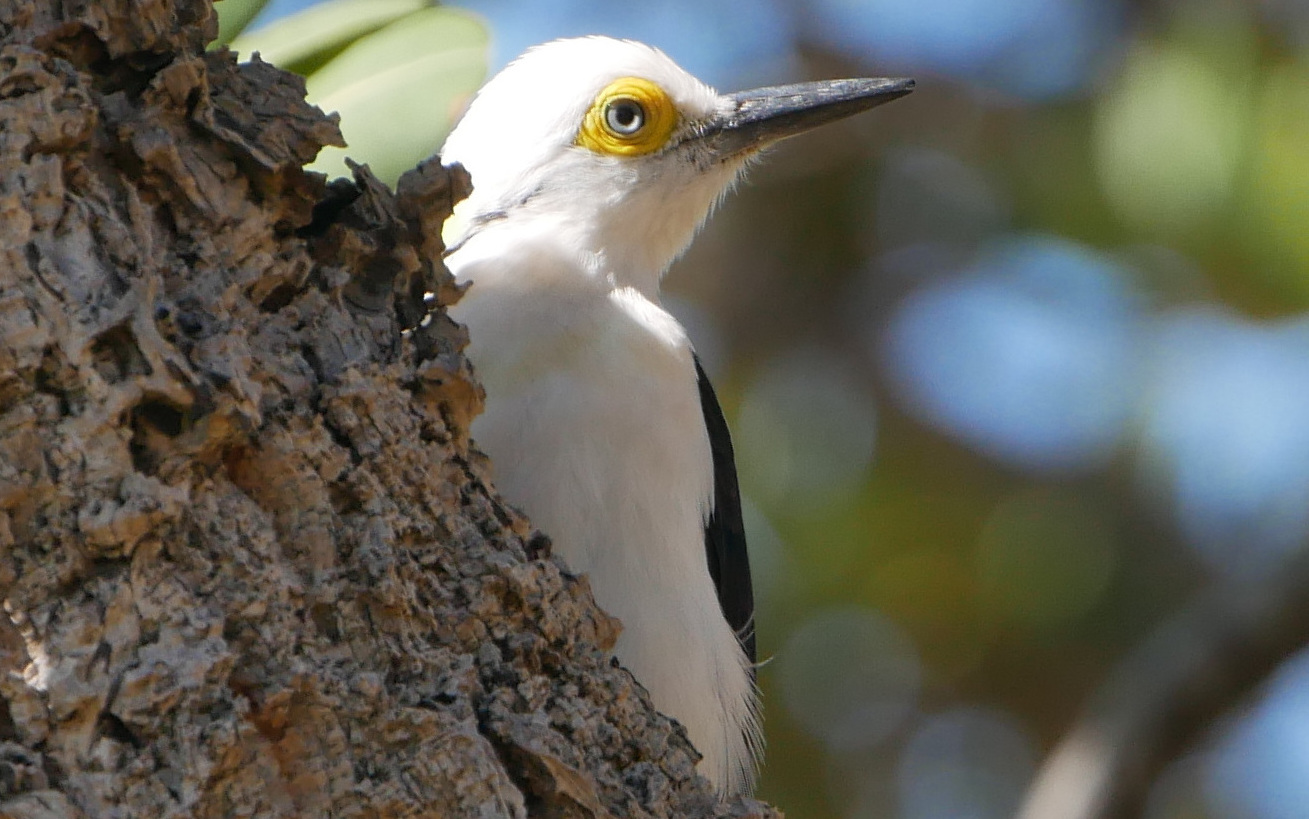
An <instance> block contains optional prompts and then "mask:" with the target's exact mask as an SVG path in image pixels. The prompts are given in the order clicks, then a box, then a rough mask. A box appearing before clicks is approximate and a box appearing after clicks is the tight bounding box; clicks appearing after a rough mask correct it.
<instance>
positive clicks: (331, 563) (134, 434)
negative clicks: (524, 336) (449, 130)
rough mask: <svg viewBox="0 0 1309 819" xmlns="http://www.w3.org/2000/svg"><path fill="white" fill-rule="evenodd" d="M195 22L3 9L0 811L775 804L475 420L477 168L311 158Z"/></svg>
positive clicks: (570, 809)
mask: <svg viewBox="0 0 1309 819" xmlns="http://www.w3.org/2000/svg"><path fill="white" fill-rule="evenodd" d="M215 29H216V23H215V20H214V16H213V10H212V8H211V6H210V3H209V0H61V2H54V1H53V0H49V1H48V2H44V3H35V2H30V0H29V2H23V1H22V0H0V598H3V600H4V608H5V614H6V616H3V617H0V817H14V818H15V819H17V817H23V818H24V819H35V818H36V817H49V818H50V819H54V817H80V816H87V817H99V816H115V817H153V816H199V817H215V818H217V817H229V816H313V817H317V816H329V815H330V816H370V817H389V816H450V817H454V816H485V817H493V816H561V817H563V816H570V817H571V816H578V817H601V816H614V817H628V816H649V815H655V816H673V815H676V816H739V817H746V816H759V817H766V816H776V815H777V814H776V813H774V812H773V811H771V810H770V809H768V808H766V807H764V806H762V805H760V804H758V803H756V802H753V801H750V800H739V801H738V802H736V803H732V804H718V803H716V802H715V800H714V799H713V797H712V795H711V793H710V792H709V790H708V789H707V786H706V784H705V783H704V781H703V780H701V779H699V778H697V776H696V774H695V768H694V761H695V753H694V751H693V750H692V748H691V746H690V745H689V744H688V742H687V740H686V737H685V734H684V733H683V732H682V730H681V729H680V728H677V727H676V726H675V724H674V723H671V722H670V721H669V720H668V719H667V718H665V717H663V716H661V715H659V714H658V713H656V712H655V711H654V710H653V709H652V708H651V706H650V702H649V699H648V697H647V696H646V695H645V693H644V692H643V691H642V690H641V689H640V688H639V686H637V685H635V684H634V683H633V681H632V678H631V677H630V676H629V675H628V674H627V672H626V671H624V670H622V669H621V668H619V667H618V666H617V665H615V664H614V663H613V662H612V661H611V660H610V658H609V655H608V653H607V650H608V649H609V648H610V647H611V646H612V645H613V641H614V639H615V637H616V635H617V629H618V625H617V623H616V622H615V621H613V620H612V619H611V618H609V617H607V616H606V615H604V614H603V613H602V612H600V611H599V610H598V609H597V608H596V607H595V604H594V602H593V600H592V598H591V594H590V592H589V590H588V588H587V585H586V581H585V579H584V578H579V577H575V576H573V575H571V574H569V572H568V571H567V570H566V569H565V568H564V567H563V566H562V565H561V564H560V563H559V562H558V561H557V560H556V559H554V558H552V557H551V556H550V554H549V551H550V548H549V543H548V541H546V540H545V539H544V538H543V537H542V536H540V535H539V534H537V533H535V532H534V531H533V530H532V528H531V526H530V524H529V523H528V522H527V521H526V520H524V519H523V518H522V517H521V516H520V515H518V514H517V513H515V512H514V511H513V510H512V509H510V508H509V507H507V506H506V505H504V504H503V503H502V502H501V501H500V500H499V498H498V497H497V496H496V494H495V492H494V490H493V489H492V488H491V487H490V485H489V482H488V464H487V463H486V462H485V460H484V458H483V457H482V456H481V455H479V454H478V453H477V452H476V450H475V449H473V448H471V447H470V445H469V440H468V434H467V430H468V423H469V420H470V418H471V417H473V416H474V415H475V414H476V413H477V412H478V410H479V407H480V402H481V395H480V388H479V387H478V386H477V384H476V382H475V381H474V380H473V377H472V373H471V371H470V369H469V366H468V363H467V361H466V360H465V359H464V358H463V356H462V354H461V350H462V348H463V346H464V344H465V342H466V337H465V334H464V332H463V330H462V328H460V327H459V326H457V325H456V324H454V323H453V322H451V321H450V320H449V319H448V318H447V317H446V315H445V312H444V309H443V308H444V305H446V304H449V303H450V302H451V301H453V300H454V299H457V298H458V295H459V294H458V290H457V289H456V287H455V286H454V284H453V282H452V280H451V278H450V276H449V273H448V272H447V271H446V270H445V268H444V267H443V265H442V264H441V261H440V258H441V250H442V247H441V243H440V225H441V222H442V220H443V218H444V217H445V215H446V214H448V213H449V210H450V207H451V204H452V202H453V201H455V199H456V198H457V197H458V196H460V195H462V194H463V193H464V192H465V190H466V185H467V180H466V178H465V177H463V175H462V174H461V173H459V172H451V171H448V170H447V169H444V168H442V167H440V165H439V164H438V163H435V162H432V163H428V164H427V165H425V166H422V167H420V168H419V169H416V170H415V171H412V172H410V174H409V175H407V176H406V177H405V178H404V179H403V180H402V181H401V184H400V186H399V192H398V194H394V195H393V194H392V193H391V192H390V191H388V190H387V189H386V188H385V187H384V186H382V185H381V184H379V183H378V182H377V181H376V180H375V179H374V178H373V177H372V176H371V175H370V174H369V172H368V171H367V169H366V168H361V169H357V171H356V174H355V179H354V181H353V182H347V181H344V180H338V181H336V182H334V183H332V184H331V185H330V186H329V185H327V184H326V183H325V180H324V179H323V178H322V177H320V176H317V175H315V174H310V173H306V172H304V171H303V170H302V169H301V166H302V165H303V164H304V163H305V162H306V161H308V160H310V159H312V158H313V156H314V155H315V154H316V152H317V151H318V149H319V148H320V147H321V146H322V145H325V144H336V143H339V140H340V136H339V133H338V131H337V129H336V125H335V122H334V121H333V120H331V119H329V118H328V117H326V116H324V115H323V114H322V112H320V111H319V110H317V109H316V108H313V107H312V106H309V105H307V104H306V103H305V102H304V99H303V97H304V87H303V83H302V82H301V81H300V80H299V79H298V78H296V77H294V76H293V75H290V74H287V73H285V72H283V71H280V70H278V69H276V68H273V67H272V66H269V65H267V64H263V63H259V62H257V61H256V62H252V63H247V64H243V65H238V64H237V63H236V60H235V59H234V57H233V56H232V55H231V54H229V53H226V52H217V53H212V54H205V53H204V50H203V49H204V46H205V44H206V42H208V41H209V40H210V39H211V38H212V36H213V34H214V32H215ZM426 293H435V294H436V301H435V304H434V305H429V304H427V303H425V301H424V298H425V296H424V294H426ZM429 307H431V308H432V310H431V312H430V313H429Z"/></svg>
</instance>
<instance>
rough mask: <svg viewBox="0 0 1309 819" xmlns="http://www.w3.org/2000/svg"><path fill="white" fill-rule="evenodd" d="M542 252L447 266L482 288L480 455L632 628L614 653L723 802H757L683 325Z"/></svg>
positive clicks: (748, 682)
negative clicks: (709, 522)
mask: <svg viewBox="0 0 1309 819" xmlns="http://www.w3.org/2000/svg"><path fill="white" fill-rule="evenodd" d="M552 247H557V245H554V244H553V243H549V242H544V243H542V244H536V245H534V246H525V247H523V248H521V253H520V254H515V253H514V252H507V250H506V248H504V247H503V246H497V247H495V248H494V253H493V255H492V257H491V258H490V259H489V260H488V261H486V262H485V263H482V262H481V261H479V251H478V248H477V247H476V243H475V242H474V243H470V245H469V246H466V247H465V248H464V249H461V250H460V251H459V252H458V253H455V254H454V255H452V256H451V257H450V259H449V260H448V262H449V264H450V268H451V270H452V271H454V273H455V275H456V277H457V278H459V279H460V280H463V281H467V280H471V281H472V282H473V286H472V288H470V290H469V291H468V293H467V294H466V295H465V296H464V298H463V300H462V301H461V302H460V303H459V304H458V305H456V306H455V308H453V309H452V310H451V314H452V315H453V316H454V318H455V319H457V320H458V321H461V322H463V323H464V324H466V325H467V326H468V328H469V332H470V334H471V338H472V345H471V347H470V349H469V357H470V358H471V360H472V362H473V365H474V367H475V368H476V370H477V374H478V376H479V378H481V380H482V383H483V385H484V386H485V387H486V391H487V402H486V412H485V414H484V415H483V416H482V417H480V418H479V419H478V420H477V421H476V422H474V424H473V438H474V440H475V441H476V442H477V443H478V445H479V446H481V447H482V448H483V449H484V450H485V451H486V452H487V453H488V454H489V455H490V456H491V458H492V461H493V463H494V465H495V470H496V472H495V474H496V484H497V487H498V488H499V489H500V491H501V492H502V493H503V494H504V495H505V497H506V498H507V499H509V500H510V501H511V502H512V503H514V504H515V505H517V506H519V507H520V508H522V509H523V510H524V511H525V512H526V513H527V514H528V516H529V517H531V519H532V521H533V522H534V523H535V524H536V525H537V526H539V527H540V528H541V529H542V531H544V532H545V533H547V534H548V535H550V536H551V538H552V539H553V541H554V543H555V548H556V550H557V552H558V553H559V554H561V555H562V556H563V558H564V559H565V560H566V561H567V562H568V564H569V565H570V566H571V567H572V568H574V569H575V570H577V571H579V572H586V573H587V574H589V575H590V579H591V585H592V589H593V590H594V592H595V596H596V600H597V601H598V602H599V603H600V605H601V606H602V607H603V608H604V609H605V610H606V611H608V612H609V613H611V614H613V615H615V616H616V617H618V618H619V619H620V620H622V622H623V627H624V630H623V634H622V636H621V637H620V638H619V642H618V645H617V648H616V653H617V655H618V657H619V659H620V660H621V661H622V662H623V664H624V665H625V666H626V667H627V668H628V669H629V670H630V671H632V673H633V674H634V675H635V677H636V679H637V680H638V681H639V682H641V683H642V684H643V685H644V686H645V687H646V689H647V690H648V691H649V692H650V695H651V697H652V698H653V700H654V703H655V705H656V706H657V707H658V708H659V709H660V710H661V711H664V712H665V713H667V714H669V715H670V716H672V717H674V718H676V719H677V720H678V721H680V722H681V723H682V724H683V725H685V726H686V729H687V732H688V733H689V734H690V737H691V741H692V742H693V743H694V744H695V746H696V748H697V749H698V750H699V751H700V752H701V753H702V754H703V755H704V757H705V761H704V763H702V766H701V767H702V773H704V774H705V775H706V776H707V777H708V778H709V779H710V780H711V781H712V782H714V784H715V785H716V787H717V788H718V789H719V791H720V792H724V793H726V792H731V791H738V790H742V789H745V788H748V787H749V784H750V781H751V779H752V776H753V769H754V761H753V759H752V757H751V753H750V750H749V747H748V745H747V743H746V740H745V732H746V731H747V730H749V731H757V727H756V717H755V696H754V688H753V683H752V679H751V675H750V673H749V667H748V662H747V660H746V658H745V655H744V652H743V651H742V650H741V648H740V645H739V644H738V642H737V640H736V637H735V635H734V634H733V633H732V630H731V628H730V627H729V626H728V624H727V622H726V620H725V619H724V617H723V614H722V610H721V608H720V606H719V603H718V599H717V594H716V592H715V589H714V586H713V582H712V579H711V578H710V575H709V570H708V565H707V562H706V557H705V547H704V521H705V517H706V514H707V512H708V510H709V508H710V504H711V502H712V496H713V460H712V454H711V452H710V448H709V440H708V435H707V432H706V430H705V426H704V419H703V415H702V410H701V407H700V398H699V392H698V389H697V385H696V377H695V370H694V364H693V361H692V356H691V345H690V343H689V341H688V340H687V338H686V335H685V333H684V332H683V330H682V328H681V326H680V325H678V324H677V322H676V321H675V320H674V319H673V318H672V316H670V315H669V314H668V313H667V312H665V311H664V310H663V309H662V308H660V307H659V306H658V305H656V304H654V303H653V302H651V301H650V300H648V299H647V298H645V297H644V296H642V295H641V294H640V293H637V292H636V291H635V290H632V289H630V288H615V287H614V286H613V285H612V284H611V283H610V282H608V281H607V280H606V277H604V276H603V275H600V274H597V272H596V271H587V270H586V269H585V268H584V266H583V261H584V260H579V259H577V258H575V257H573V258H570V257H569V256H568V255H566V254H561V253H559V252H558V251H554V250H552V249H551V248H552Z"/></svg>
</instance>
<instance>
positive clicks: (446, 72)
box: [308, 8, 490, 183]
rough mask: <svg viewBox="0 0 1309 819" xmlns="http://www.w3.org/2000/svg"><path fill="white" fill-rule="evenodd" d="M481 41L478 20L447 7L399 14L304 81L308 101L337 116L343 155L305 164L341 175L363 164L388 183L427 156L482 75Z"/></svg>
mask: <svg viewBox="0 0 1309 819" xmlns="http://www.w3.org/2000/svg"><path fill="white" fill-rule="evenodd" d="M489 40H490V38H489V35H488V33H487V30H486V27H485V25H483V23H482V21H481V19H480V18H478V17H475V16H473V15H471V14H469V13H467V12H464V11H459V10H456V9H451V8H426V9H423V10H422V11H418V12H415V13H413V14H409V15H406V16H405V17H403V18H401V19H400V20H397V21H396V22H394V23H392V24H391V25H389V26H387V27H385V28H383V29H381V30H379V31H377V32H375V33H373V34H370V35H368V36H366V37H364V38H362V39H360V40H358V41H357V42H355V43H354V44H353V45H351V46H350V47H349V48H347V49H345V50H344V51H342V52H341V54H340V55H339V56H337V57H336V58H335V59H334V60H332V61H331V62H329V63H328V64H327V65H325V66H323V68H322V69H320V70H319V71H317V72H315V73H313V74H312V75H310V76H309V79H308V87H309V95H308V96H309V100H310V101H311V102H313V103H314V104H316V105H318V106H320V107H321V108H323V110H325V111H337V112H339V113H340V115H341V132H342V133H343V134H344V135H345V140H346V142H347V143H348V144H349V146H350V147H349V148H348V149H345V150H343V149H340V148H326V149H324V150H323V152H322V153H320V154H319V155H318V159H317V161H315V162H314V164H313V165H312V166H311V167H312V168H313V169H314V170H317V171H322V172H325V173H329V174H341V173H344V172H345V165H344V163H343V161H342V160H343V158H344V157H345V156H347V155H348V156H349V157H350V158H351V159H354V160H355V161H357V162H367V163H368V164H369V166H371V167H372V169H373V172H374V173H376V174H377V176H378V178H380V179H382V180H383V181H385V182H387V183H394V182H395V180H396V179H398V178H399V176H400V174H402V173H404V172H405V171H406V170H408V169H409V168H412V167H413V166H414V165H415V164H417V163H418V162H419V161H420V160H422V159H424V158H426V157H428V156H431V155H432V154H433V153H434V152H435V151H436V149H437V148H438V147H440V145H441V141H442V140H444V139H445V136H446V134H448V133H449V131H450V127H451V125H452V124H453V123H454V120H455V118H456V117H458V115H459V113H460V112H461V111H462V110H463V107H464V105H465V104H466V103H467V101H468V99H469V98H470V97H471V96H472V94H473V93H474V92H475V91H476V90H477V88H478V87H479V86H480V85H481V84H482V81H483V80H484V79H485V77H486V68H487V49H488V45H489Z"/></svg>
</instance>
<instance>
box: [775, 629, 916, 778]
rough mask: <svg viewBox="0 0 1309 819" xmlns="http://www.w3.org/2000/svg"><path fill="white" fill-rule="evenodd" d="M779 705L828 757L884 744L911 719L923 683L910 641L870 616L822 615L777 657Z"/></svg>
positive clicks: (792, 638) (794, 634)
mask: <svg viewBox="0 0 1309 819" xmlns="http://www.w3.org/2000/svg"><path fill="white" fill-rule="evenodd" d="M776 662H777V671H776V678H777V680H778V684H779V686H780V688H781V692H782V702H783V704H784V705H785V706H786V708H787V710H788V711H789V712H790V713H791V715H792V716H793V717H794V718H795V720H796V722H798V723H799V724H800V725H801V726H802V727H803V728H804V729H805V731H806V732H808V733H809V734H810V735H811V736H814V737H816V738H817V739H820V740H822V741H823V742H824V743H825V744H826V745H827V747H828V748H829V750H831V751H834V752H849V751H856V750H860V749H866V748H871V747H873V746H875V745H877V744H879V743H881V742H882V741H883V740H885V739H886V738H887V737H888V736H889V735H890V734H891V733H892V732H893V731H895V730H896V729H897V728H899V727H900V725H901V724H903V722H904V721H905V719H907V718H908V717H909V715H910V714H911V713H913V710H914V706H915V704H916V703H917V701H918V689H919V684H920V680H921V677H922V670H921V668H920V667H919V661H918V654H917V652H916V651H915V649H914V645H913V642H912V641H911V640H910V639H909V637H908V636H906V635H905V634H904V632H903V631H901V630H900V629H899V628H898V627H897V626H896V625H894V624H893V623H891V621H889V620H887V619H886V618H884V617H881V616H879V615H877V614H875V613H874V612H873V611H871V610H869V609H864V608H856V607H848V608H839V609H828V610H826V611H821V612H819V613H817V614H815V615H813V616H812V617H810V618H809V619H807V620H805V621H804V622H803V623H801V624H800V626H799V627H798V628H796V629H795V631H793V632H791V634H790V636H789V637H788V638H787V640H786V645H785V646H784V647H783V649H782V650H781V651H780V652H778V655H777V661H776Z"/></svg>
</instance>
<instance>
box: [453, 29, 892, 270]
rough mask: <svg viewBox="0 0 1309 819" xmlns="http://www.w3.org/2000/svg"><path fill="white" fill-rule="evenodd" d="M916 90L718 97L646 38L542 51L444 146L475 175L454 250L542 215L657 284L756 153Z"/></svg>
mask: <svg viewBox="0 0 1309 819" xmlns="http://www.w3.org/2000/svg"><path fill="white" fill-rule="evenodd" d="M912 89H913V81H912V80H906V79H856V80H831V81H823V82H811V83H801V84H796V85H785V86H777V87H772V88H760V89H756V90H753V91H745V92H740V93H735V94H719V93H718V92H716V91H714V89H712V88H710V87H709V86H707V85H705V84H704V83H702V82H700V81H699V80H697V79H696V78H695V77H693V76H691V75H690V74H688V73H687V72H686V71H684V70H682V69H681V68H680V67H678V65H677V64H676V63H674V62H673V61H672V60H671V59H669V58H668V57H667V56H666V55H665V54H664V53H663V52H661V51H659V50H657V49H655V48H652V47H650V46H647V45H643V44H641V43H636V42H632V41H628V40H614V39H610V38H607V37H583V38H578V39H569V40H556V41H554V42H551V43H546V44H545V45H541V46H537V47H536V48H533V49H531V50H529V51H528V52H526V53H525V54H524V55H523V56H521V57H519V58H518V59H517V60H515V61H514V62H513V63H511V64H510V65H509V66H508V67H506V68H505V69H504V70H503V71H501V72H500V73H499V74H498V75H496V76H495V77H494V78H492V79H491V80H490V81H489V82H488V83H487V84H486V85H485V86H484V87H483V88H482V89H481V91H479V92H478V94H477V96H476V98H475V99H474V100H473V102H472V104H471V105H470V106H469V108H468V110H467V112H466V113H465V114H464V116H463V118H462V119H461V120H460V122H459V124H458V125H457V127H456V128H455V130H454V131H453V132H452V133H451V134H450V136H449V138H448V139H447V140H446V143H445V145H444V147H443V148H442V149H441V157H442V161H443V162H446V163H452V162H458V163H460V164H462V165H463V166H464V167H465V168H466V169H467V170H468V172H469V173H470V174H471V176H472V179H473V193H472V195H471V196H470V197H469V198H468V199H467V200H466V201H465V202H462V203H461V204H460V205H459V206H458V208H457V209H456V211H455V217H454V219H453V220H452V222H451V227H450V228H448V229H447V239H448V244H449V245H450V246H451V247H458V246H459V245H460V244H462V243H463V242H465V241H466V240H469V239H470V238H471V237H472V236H474V235H475V234H477V233H478V232H481V231H483V230H486V229H488V228H490V227H491V226H494V225H496V224H498V223H505V224H512V225H515V226H516V227H520V228H521V227H524V226H525V223H534V226H535V227H536V228H537V229H538V231H537V232H538V233H539V234H541V235H547V234H548V235H553V236H556V237H566V238H564V239H563V240H564V241H567V242H569V244H570V246H572V247H575V248H576V249H577V250H578V252H579V253H580V254H582V255H584V256H586V257H587V258H588V259H589V260H590V263H591V265H592V266H594V267H596V268H597V269H603V270H605V271H607V272H608V273H609V274H610V275H612V276H614V277H615V278H616V279H617V280H619V281H620V282H621V283H623V284H630V285H633V286H636V287H637V288H638V289H641V290H649V289H651V288H654V287H657V284H658V280H659V277H660V276H661V275H662V274H663V272H664V271H665V270H666V269H667V268H668V266H669V265H670V264H671V263H672V262H673V260H674V259H675V258H676V257H677V256H678V255H679V254H680V253H681V252H682V251H683V250H684V249H685V248H686V246H687V245H688V244H689V243H690V241H691V239H692V238H693V236H694V235H695V232H696V230H697V229H698V228H699V226H700V225H701V224H702V223H703V222H704V220H705V218H706V217H707V216H708V214H709V212H710V210H711V209H712V208H713V206H714V204H715V202H716V201H717V200H718V199H719V198H720V197H721V196H722V194H723V193H724V192H725V191H726V190H728V189H729V188H730V187H731V185H732V183H733V182H734V181H735V180H736V178H737V176H738V174H739V173H740V171H741V169H742V168H743V167H744V166H745V164H746V163H747V162H748V161H749V160H750V158H751V157H753V156H755V155H757V154H758V153H759V152H760V151H761V150H762V149H764V148H766V147H767V146H769V145H771V144H773V143H775V142H777V141H778V140H780V139H783V138H785V137H788V136H792V135H794V134H798V133H801V132H803V131H806V130H809V129H810V128H813V127H815V126H817V125H821V124H823V123H826V122H831V121H833V120H836V119H840V118H843V117H846V116H849V115H851V114H854V113H857V112H859V111H863V110H866V109H868V108H872V107H873V106H876V105H879V104H881V103H883V102H887V101H889V100H892V99H896V98H897V97H901V96H904V95H905V94H907V93H909V92H910V91H911V90H912ZM520 235H521V233H520Z"/></svg>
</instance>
